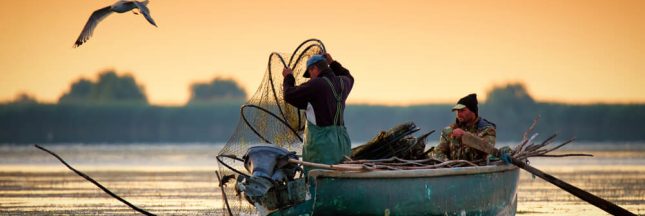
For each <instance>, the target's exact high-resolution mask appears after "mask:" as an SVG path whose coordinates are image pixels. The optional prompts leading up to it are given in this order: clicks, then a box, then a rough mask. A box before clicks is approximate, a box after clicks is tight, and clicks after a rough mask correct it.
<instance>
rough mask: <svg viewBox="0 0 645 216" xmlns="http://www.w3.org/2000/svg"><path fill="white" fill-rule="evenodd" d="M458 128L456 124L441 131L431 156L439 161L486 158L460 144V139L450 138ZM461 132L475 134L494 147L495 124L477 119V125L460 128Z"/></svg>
mask: <svg viewBox="0 0 645 216" xmlns="http://www.w3.org/2000/svg"><path fill="white" fill-rule="evenodd" d="M456 128H460V127H458V126H457V125H456V124H452V125H450V126H449V127H446V128H444V129H443V130H442V131H441V137H440V138H439V145H437V147H436V148H435V149H434V150H433V151H432V156H433V157H434V158H436V159H440V160H469V161H474V160H479V159H484V158H486V156H487V155H486V153H483V152H481V151H478V150H476V149H473V148H469V147H466V146H464V145H462V144H461V140H460V139H455V138H452V137H451V135H452V130H454V129H456ZM461 129H462V130H464V131H466V132H469V133H472V134H475V135H477V136H478V137H481V138H482V139H484V140H486V141H487V142H488V143H489V144H490V145H492V146H495V136H496V132H495V124H494V123H492V122H489V121H488V120H486V119H484V118H478V119H477V123H476V124H474V125H473V126H472V127H461Z"/></svg>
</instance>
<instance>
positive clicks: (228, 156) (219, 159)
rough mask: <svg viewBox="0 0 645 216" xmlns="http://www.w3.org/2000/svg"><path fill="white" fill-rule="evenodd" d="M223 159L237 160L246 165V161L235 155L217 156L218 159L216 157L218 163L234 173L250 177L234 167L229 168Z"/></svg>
mask: <svg viewBox="0 0 645 216" xmlns="http://www.w3.org/2000/svg"><path fill="white" fill-rule="evenodd" d="M222 157H225V158H229V159H233V160H237V161H241V162H242V163H244V160H242V159H240V158H238V157H237V156H235V155H217V157H215V158H217V162H219V164H221V165H222V166H225V167H226V168H228V169H230V170H231V171H233V172H235V173H237V174H240V175H243V176H246V177H250V176H249V175H248V174H246V173H243V172H240V171H239V170H237V169H235V168H233V167H232V166H229V165H228V164H226V163H224V161H223V160H222Z"/></svg>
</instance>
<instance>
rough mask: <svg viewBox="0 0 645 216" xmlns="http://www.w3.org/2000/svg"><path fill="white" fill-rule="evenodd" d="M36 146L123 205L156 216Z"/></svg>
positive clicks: (52, 153)
mask: <svg viewBox="0 0 645 216" xmlns="http://www.w3.org/2000/svg"><path fill="white" fill-rule="evenodd" d="M35 146H36V148H39V149H40V150H43V151H45V152H47V153H49V154H51V155H53V156H54V157H56V158H57V159H58V160H59V161H60V162H61V163H63V164H64V165H65V166H66V167H67V168H69V169H70V170H72V171H74V172H75V173H76V174H78V175H79V176H81V177H83V178H85V179H86V180H88V181H90V182H92V183H93V184H94V185H96V186H97V187H99V188H101V190H103V192H105V193H107V194H109V195H110V196H112V197H114V198H115V199H117V200H119V201H121V202H122V203H124V204H126V205H128V206H129V207H130V208H132V209H134V210H135V211H137V212H139V213H141V214H144V215H155V214H152V213H150V212H147V211H146V210H143V209H141V208H139V207H136V206H135V205H132V203H130V202H128V201H126V200H124V199H123V198H121V197H119V196H117V195H116V194H114V193H112V191H110V190H108V189H107V188H105V187H104V186H103V185H101V184H99V183H98V182H96V181H95V180H94V179H92V178H90V177H89V176H87V175H85V173H82V172H81V171H78V170H76V169H74V167H72V166H70V165H69V164H67V162H65V160H63V159H62V158H61V157H59V156H58V155H57V154H56V153H54V152H51V151H49V150H47V149H45V148H43V147H41V146H39V145H35Z"/></svg>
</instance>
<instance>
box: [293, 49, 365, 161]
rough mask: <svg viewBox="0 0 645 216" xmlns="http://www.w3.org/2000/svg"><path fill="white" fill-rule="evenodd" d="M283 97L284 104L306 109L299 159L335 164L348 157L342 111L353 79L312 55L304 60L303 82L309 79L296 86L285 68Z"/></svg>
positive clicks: (329, 60)
mask: <svg viewBox="0 0 645 216" xmlns="http://www.w3.org/2000/svg"><path fill="white" fill-rule="evenodd" d="M282 75H283V76H284V82H283V94H284V99H285V100H286V101H287V103H289V104H291V105H293V106H295V107H297V108H298V109H306V112H305V114H306V116H307V130H306V132H305V140H304V142H305V143H304V148H303V152H302V157H303V160H304V161H308V162H315V163H324V164H337V163H340V162H341V161H342V160H343V159H344V156H349V155H351V143H350V140H349V135H348V134H347V129H346V128H345V122H344V120H343V111H344V109H345V101H346V100H347V96H349V92H350V91H351V90H352V86H353V85H354V77H352V75H351V74H350V73H349V70H347V69H345V68H344V67H343V66H342V65H341V64H340V63H338V62H337V61H334V60H333V59H332V57H331V55H329V53H325V54H323V55H313V56H311V58H309V60H307V71H305V73H304V77H305V78H310V77H311V79H310V80H309V81H307V82H305V83H302V84H301V85H299V86H295V82H296V80H295V77H294V76H293V72H292V70H291V69H290V68H284V70H283V71H282Z"/></svg>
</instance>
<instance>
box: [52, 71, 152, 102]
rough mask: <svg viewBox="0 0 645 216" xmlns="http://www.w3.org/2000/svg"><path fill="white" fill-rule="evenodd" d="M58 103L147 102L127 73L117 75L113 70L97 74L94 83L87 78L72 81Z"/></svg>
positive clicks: (140, 88)
mask: <svg viewBox="0 0 645 216" xmlns="http://www.w3.org/2000/svg"><path fill="white" fill-rule="evenodd" d="M58 102H59V103H60V104H101V105H107V104H138V105H142V104H148V100H147V98H146V95H145V94H144V92H143V87H142V86H140V85H137V83H136V81H135V80H134V78H133V77H132V76H131V75H129V74H126V75H123V76H118V75H117V74H116V73H115V72H114V71H105V72H102V73H100V74H99V79H98V81H97V82H96V83H94V82H92V81H89V80H87V79H83V78H81V79H79V80H78V81H76V82H74V83H73V84H72V86H71V88H70V91H69V92H68V93H66V94H64V95H63V96H61V98H60V99H59V101H58Z"/></svg>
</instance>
